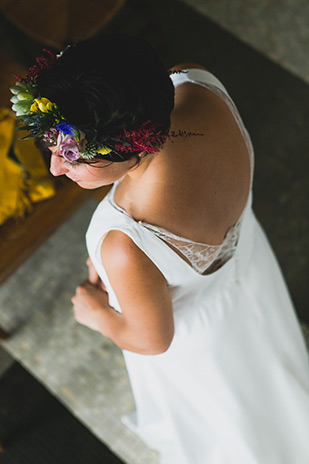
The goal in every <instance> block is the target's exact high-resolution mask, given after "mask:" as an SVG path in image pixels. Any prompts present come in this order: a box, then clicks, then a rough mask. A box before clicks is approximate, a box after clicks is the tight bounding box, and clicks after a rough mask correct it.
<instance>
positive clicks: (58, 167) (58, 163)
mask: <svg viewBox="0 0 309 464" xmlns="http://www.w3.org/2000/svg"><path fill="white" fill-rule="evenodd" d="M49 170H50V172H51V173H52V175H53V176H61V175H62V174H65V173H66V172H68V168H67V167H66V166H65V164H64V162H63V159H62V158H61V157H60V156H58V155H56V154H54V153H53V154H52V155H51V157H50V168H49Z"/></svg>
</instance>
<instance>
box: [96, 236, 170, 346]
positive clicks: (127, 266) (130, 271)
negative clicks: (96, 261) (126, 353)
mask: <svg viewBox="0 0 309 464" xmlns="http://www.w3.org/2000/svg"><path fill="white" fill-rule="evenodd" d="M101 259H102V263H103V266H104V268H105V270H106V272H107V275H108V278H109V281H110V283H111V285H112V287H113V290H114V292H115V294H116V296H117V299H118V302H119V304H120V307H121V310H122V314H121V322H120V320H117V316H116V317H115V318H112V317H111V315H109V318H106V319H105V321H104V322H105V324H106V325H104V322H103V321H102V322H103V325H102V328H103V333H104V331H105V330H106V335H107V336H109V337H110V338H111V339H112V340H113V341H114V342H115V343H116V344H117V345H118V346H119V347H120V348H122V349H126V350H130V351H135V352H138V353H144V354H158V353H162V352H164V351H166V350H167V349H168V347H169V345H170V343H171V341H172V339H173V335H174V320H173V311H172V303H171V298H170V294H169V292H168V289H167V284H166V280H165V278H164V277H163V275H162V274H161V272H160V271H159V270H158V268H157V267H156V266H155V265H154V264H153V262H152V261H151V260H150V259H149V258H148V257H147V256H146V255H145V254H144V253H143V252H142V251H141V250H140V249H139V248H138V247H137V246H136V245H135V244H134V242H133V241H132V240H131V239H130V237H128V236H127V235H126V234H124V233H123V232H121V231H118V230H113V231H110V232H108V233H107V235H106V237H105V239H104V241H103V244H102V249H101ZM118 314H119V313H117V315H118Z"/></svg>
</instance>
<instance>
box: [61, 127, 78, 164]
mask: <svg viewBox="0 0 309 464" xmlns="http://www.w3.org/2000/svg"><path fill="white" fill-rule="evenodd" d="M57 147H58V149H59V154H60V155H61V156H63V158H64V159H66V160H67V161H76V160H78V159H79V158H80V157H81V154H80V151H79V148H80V147H79V143H78V141H77V140H76V138H75V137H72V135H71V134H63V132H59V135H58V138H57Z"/></svg>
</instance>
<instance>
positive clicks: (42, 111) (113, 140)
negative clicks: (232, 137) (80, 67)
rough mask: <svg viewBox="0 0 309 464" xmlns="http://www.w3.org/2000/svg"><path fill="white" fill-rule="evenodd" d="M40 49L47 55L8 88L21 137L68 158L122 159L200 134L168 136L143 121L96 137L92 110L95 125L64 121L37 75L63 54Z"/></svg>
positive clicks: (180, 133)
mask: <svg viewBox="0 0 309 464" xmlns="http://www.w3.org/2000/svg"><path fill="white" fill-rule="evenodd" d="M43 51H44V52H45V53H46V54H47V56H40V57H38V58H36V63H37V64H36V65H34V66H33V67H31V68H29V73H28V74H27V75H26V77H25V78H21V77H18V76H14V77H15V78H16V79H17V82H16V84H15V86H13V87H12V88H11V89H10V90H11V92H12V93H13V94H14V96H13V97H12V98H11V102H12V103H13V106H12V109H13V111H15V112H16V116H17V117H18V118H20V119H21V121H22V123H23V126H22V127H20V129H23V130H27V131H29V132H30V133H29V135H27V136H26V137H24V139H27V138H33V137H42V138H43V140H44V141H45V142H47V143H49V144H51V145H56V146H57V148H58V153H59V154H60V155H61V156H63V158H65V159H66V160H68V161H75V160H78V159H80V158H81V159H86V160H91V159H93V158H94V157H96V156H97V155H103V156H104V155H105V156H106V155H107V156H108V157H109V159H111V158H110V156H111V155H112V153H115V155H116V159H113V160H114V161H116V160H118V161H123V160H124V159H126V158H125V157H124V156H123V154H124V153H141V152H146V153H153V152H158V151H159V148H158V147H161V146H162V145H163V144H164V143H165V141H166V140H167V138H170V137H178V136H182V137H186V136H189V135H202V134H192V133H186V132H185V131H179V133H177V134H175V133H174V132H173V133H171V134H169V135H167V134H166V133H164V132H163V131H161V130H160V125H159V124H156V123H153V122H152V121H146V122H144V123H143V124H142V125H141V127H140V128H139V129H138V130H126V129H125V130H124V131H123V133H122V134H121V135H118V136H116V137H111V136H102V135H100V137H99V136H98V130H97V127H98V125H99V123H100V119H99V117H98V115H97V114H96V113H94V120H95V124H93V125H92V126H89V125H88V126H87V127H84V128H77V127H76V126H75V125H73V124H71V123H70V122H69V121H67V120H66V118H65V117H64V116H63V115H62V114H61V111H60V109H59V107H58V106H57V105H56V104H55V103H53V102H51V101H50V100H49V99H48V98H45V97H43V96H41V95H40V92H39V89H38V86H37V82H36V80H37V76H38V75H39V73H40V72H41V71H42V70H43V69H51V68H52V67H53V66H54V63H55V61H56V60H57V58H59V57H60V56H61V55H62V53H63V52H61V53H60V55H57V56H55V55H54V54H53V53H52V52H50V51H49V50H46V49H44V50H43ZM113 158H114V157H113ZM117 158H118V159H117Z"/></svg>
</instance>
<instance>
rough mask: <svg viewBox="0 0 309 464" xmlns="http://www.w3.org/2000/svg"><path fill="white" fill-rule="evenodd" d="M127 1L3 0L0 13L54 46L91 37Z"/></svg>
mask: <svg viewBox="0 0 309 464" xmlns="http://www.w3.org/2000/svg"><path fill="white" fill-rule="evenodd" d="M124 3H125V0H78V1H75V0H53V1H52V2H48V1H46V0H31V1H29V0H14V1H12V0H0V12H1V13H2V14H3V16H4V17H5V18H6V19H7V20H8V21H9V22H10V23H11V24H13V25H14V26H15V27H16V28H17V29H19V30H21V31H23V32H24V33H25V34H26V35H27V36H29V37H31V38H33V39H34V40H37V41H39V42H41V43H42V44H45V45H47V46H50V47H53V48H55V49H61V48H63V47H65V45H67V44H69V43H76V42H79V41H81V40H85V39H88V38H90V37H92V36H94V35H95V34H97V33H98V32H100V30H101V29H103V27H104V26H105V25H106V24H107V23H108V22H109V21H110V20H111V19H112V18H113V17H114V15H115V14H116V13H117V12H118V10H119V9H120V8H121V7H122V5H123V4H124Z"/></svg>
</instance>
